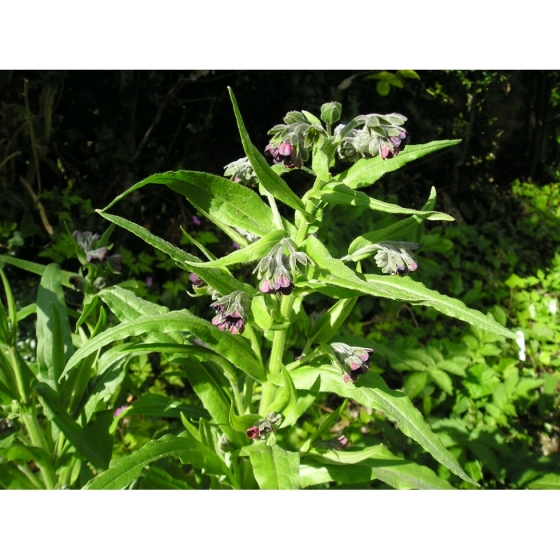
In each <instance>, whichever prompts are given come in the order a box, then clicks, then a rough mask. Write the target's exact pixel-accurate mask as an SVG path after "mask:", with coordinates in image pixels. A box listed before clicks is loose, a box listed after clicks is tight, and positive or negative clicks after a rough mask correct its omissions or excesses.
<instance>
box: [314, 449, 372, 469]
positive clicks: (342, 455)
mask: <svg viewBox="0 0 560 560" xmlns="http://www.w3.org/2000/svg"><path fill="white" fill-rule="evenodd" d="M378 447H381V445H374V446H373V447H361V448H360V447H357V448H354V449H351V450H350V451H338V450H336V449H331V450H328V451H324V452H323V453H315V452H312V453H306V454H305V455H304V457H305V458H307V457H309V458H310V459H315V460H316V461H318V462H319V463H326V464H328V465H355V464H356V463H361V462H362V461H364V460H366V459H369V458H370V457H372V456H374V455H375V454H376V453H377V452H378Z"/></svg>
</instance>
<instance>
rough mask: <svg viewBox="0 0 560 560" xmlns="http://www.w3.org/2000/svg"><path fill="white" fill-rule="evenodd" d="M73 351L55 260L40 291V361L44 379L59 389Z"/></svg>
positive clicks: (38, 339) (41, 375)
mask: <svg viewBox="0 0 560 560" xmlns="http://www.w3.org/2000/svg"><path fill="white" fill-rule="evenodd" d="M73 352H74V346H73V344H72V333H71V331H70V322H69V321H68V312H67V310H66V304H65V302H64V294H63V293H62V285H61V282H60V268H59V266H58V265H57V264H54V263H53V264H50V265H48V266H47V267H46V268H45V272H44V273H43V277H42V278H41V284H40V285H39V289H38V290H37V363H38V365H39V375H40V377H41V380H43V381H48V382H49V383H50V384H51V386H52V388H53V389H55V390H57V389H56V387H57V380H58V377H59V375H60V374H61V373H62V370H63V368H64V364H65V362H66V361H67V360H68V359H69V358H70V356H71V355H72V354H73Z"/></svg>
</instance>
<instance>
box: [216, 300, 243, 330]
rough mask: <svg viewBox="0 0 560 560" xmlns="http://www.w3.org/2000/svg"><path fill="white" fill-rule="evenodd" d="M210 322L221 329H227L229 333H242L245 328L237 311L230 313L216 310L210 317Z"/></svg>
mask: <svg viewBox="0 0 560 560" xmlns="http://www.w3.org/2000/svg"><path fill="white" fill-rule="evenodd" d="M212 307H213V306H212ZM212 324H213V325H216V326H217V327H218V328H219V329H220V330H221V331H225V330H228V331H229V332H230V333H231V334H243V331H244V330H245V325H244V319H243V317H242V316H241V314H240V313H238V312H237V311H233V312H232V313H231V314H227V313H226V312H225V311H218V315H216V316H215V317H214V318H213V319H212Z"/></svg>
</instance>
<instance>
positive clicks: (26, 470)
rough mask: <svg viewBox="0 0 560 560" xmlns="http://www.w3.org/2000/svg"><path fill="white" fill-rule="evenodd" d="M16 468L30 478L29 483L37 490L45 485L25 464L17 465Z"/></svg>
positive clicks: (42, 488)
mask: <svg viewBox="0 0 560 560" xmlns="http://www.w3.org/2000/svg"><path fill="white" fill-rule="evenodd" d="M17 468H18V469H19V470H20V471H21V472H22V473H23V474H24V475H25V476H26V477H27V478H28V479H29V480H30V482H31V484H33V486H35V488H37V489H38V490H44V488H45V485H44V484H41V481H40V480H39V479H38V478H37V477H36V476H35V475H34V474H33V473H32V472H31V470H30V468H29V467H28V466H27V465H20V464H18V465H17Z"/></svg>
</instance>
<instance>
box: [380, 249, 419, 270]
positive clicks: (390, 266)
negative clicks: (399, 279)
mask: <svg viewBox="0 0 560 560" xmlns="http://www.w3.org/2000/svg"><path fill="white" fill-rule="evenodd" d="M375 246H376V247H377V248H378V250H377V254H376V255H375V262H376V263H377V266H378V267H379V268H381V271H382V272H384V273H386V274H387V273H390V274H395V275H398V276H407V275H408V273H409V272H414V271H415V270H416V269H417V268H418V263H417V262H416V260H415V257H414V252H415V251H416V250H417V249H418V244H417V243H411V242H409V241H383V243H376V244H375Z"/></svg>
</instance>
